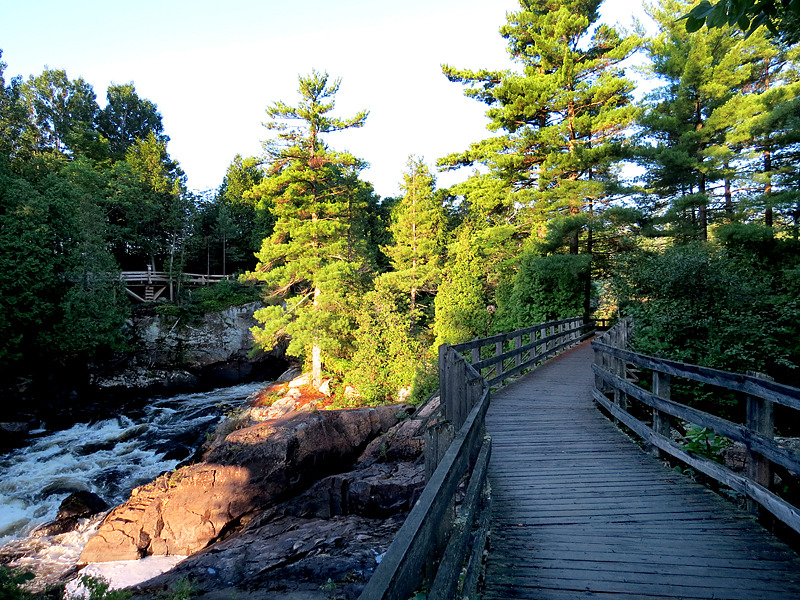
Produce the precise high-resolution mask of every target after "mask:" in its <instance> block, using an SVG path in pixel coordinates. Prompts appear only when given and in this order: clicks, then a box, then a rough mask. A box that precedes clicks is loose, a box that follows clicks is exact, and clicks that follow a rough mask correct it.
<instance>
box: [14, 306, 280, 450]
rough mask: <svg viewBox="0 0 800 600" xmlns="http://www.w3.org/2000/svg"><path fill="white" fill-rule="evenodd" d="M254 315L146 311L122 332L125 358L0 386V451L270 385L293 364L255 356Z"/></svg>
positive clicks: (67, 364) (242, 310)
mask: <svg viewBox="0 0 800 600" xmlns="http://www.w3.org/2000/svg"><path fill="white" fill-rule="evenodd" d="M260 307H261V303H259V302H252V303H250V304H246V305H242V306H233V307H230V308H228V309H226V310H223V311H220V312H214V313H208V314H206V315H203V316H201V317H194V318H193V319H192V320H189V319H186V318H183V317H177V316H168V315H162V314H158V313H157V311H156V310H155V307H146V308H145V309H143V310H139V311H138V312H137V313H135V314H134V316H133V317H132V319H131V321H130V322H129V323H128V325H127V333H128V335H129V337H130V340H131V350H130V351H129V352H127V353H125V354H120V355H117V356H115V357H108V359H107V360H106V361H105V362H104V363H99V362H94V363H88V362H86V361H85V360H83V361H82V360H81V359H80V358H79V357H72V358H69V359H66V358H65V359H64V360H63V361H62V362H59V363H58V364H52V365H41V369H40V371H38V372H36V373H29V374H20V375H18V376H17V377H16V378H9V379H6V380H4V381H3V382H2V385H3V386H4V389H2V390H0V392H1V393H2V396H3V398H4V400H6V402H4V403H3V406H1V407H0V451H2V450H3V449H7V448H9V447H13V446H15V445H19V444H21V443H24V440H25V439H26V437H27V435H28V433H29V432H30V431H32V430H36V429H37V428H38V427H40V425H41V424H42V423H46V424H47V428H48V429H50V430H53V429H63V428H65V427H69V426H71V425H73V424H75V423H79V422H90V421H95V420H99V419H104V418H108V417H109V416H113V415H116V414H118V413H119V411H120V407H122V406H123V405H124V406H127V407H128V408H129V410H130V409H135V408H136V406H139V405H143V404H144V403H145V402H146V401H147V400H148V399H149V398H152V397H154V396H165V395H174V394H178V393H189V392H195V391H204V390H210V389H214V388H217V387H224V386H229V385H233V384H236V383H244V382H248V381H271V380H274V379H276V378H277V377H278V376H279V375H280V374H281V373H283V372H284V371H285V370H286V369H287V367H289V366H290V365H291V364H292V363H291V361H290V360H289V359H288V358H287V357H286V356H285V348H284V347H283V346H280V345H279V346H276V347H275V348H273V349H272V350H270V351H269V352H258V351H256V350H254V347H253V341H252V336H251V335H250V328H251V327H253V326H254V325H255V324H256V320H255V318H254V317H253V313H254V312H255V311H256V310H258V308H260ZM21 406H24V407H25V409H24V411H21V410H20V408H19V407H21Z"/></svg>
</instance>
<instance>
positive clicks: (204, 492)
mask: <svg viewBox="0 0 800 600" xmlns="http://www.w3.org/2000/svg"><path fill="white" fill-rule="evenodd" d="M404 409H406V410H407V409H408V407H407V406H404V405H393V406H390V407H383V408H380V410H379V409H376V408H363V409H355V410H339V411H322V412H314V413H297V414H295V415H293V416H291V417H288V418H285V419H279V420H273V421H268V422H265V423H259V424H256V425H253V426H250V427H246V428H244V429H239V430H237V431H234V432H232V433H231V434H229V435H228V436H227V437H226V438H225V440H224V442H223V443H221V444H220V445H219V446H217V447H216V448H214V449H213V450H212V451H211V452H210V453H209V455H208V457H207V458H206V462H205V463H201V464H196V465H189V466H186V467H182V468H181V469H179V470H177V471H175V472H173V473H169V474H165V475H163V476H161V477H159V478H158V479H157V480H156V481H154V482H153V483H151V484H148V485H145V486H142V487H139V488H136V489H135V490H134V491H133V492H132V493H131V498H130V500H128V502H126V503H125V504H123V505H121V506H119V507H117V508H115V509H114V510H113V511H112V512H111V513H110V514H109V515H108V517H107V518H106V519H105V521H104V522H103V524H102V525H101V527H100V529H99V530H98V532H97V534H96V535H95V536H94V537H93V538H91V539H90V540H89V542H88V543H87V544H86V546H85V548H84V550H83V553H82V554H81V558H80V561H79V562H80V563H81V564H85V563H89V562H105V561H112V560H130V559H135V558H139V557H142V556H146V555H150V554H162V555H176V554H183V555H188V554H192V553H194V552H197V551H198V550H201V549H203V548H205V547H206V546H207V545H209V544H210V543H212V542H214V541H215V540H218V539H220V538H221V537H222V536H224V535H225V534H226V533H227V532H228V531H229V530H230V529H231V528H232V527H236V526H238V525H239V524H240V521H241V519H242V518H243V517H245V516H246V515H247V514H249V513H251V512H252V511H255V510H257V509H263V508H265V507H269V506H273V505H275V504H277V503H279V502H281V501H283V500H285V499H287V498H288V497H290V496H291V495H292V494H294V493H297V492H298V491H300V490H302V489H304V488H306V487H308V486H309V485H311V484H312V483H313V482H314V481H316V480H318V479H321V478H324V477H325V476H327V475H330V474H332V473H335V472H341V471H342V470H344V469H345V468H346V467H347V465H349V464H352V462H353V461H355V459H356V458H357V457H358V455H359V454H360V453H361V451H362V450H363V449H364V448H365V446H366V445H367V443H368V442H369V441H370V440H371V439H373V438H374V437H375V436H376V435H378V434H379V433H381V432H382V431H387V430H388V429H389V428H390V427H391V426H392V425H394V423H395V422H396V420H395V418H394V417H392V415H393V414H394V415H396V414H397V413H398V412H400V411H401V410H404Z"/></svg>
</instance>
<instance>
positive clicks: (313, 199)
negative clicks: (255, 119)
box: [248, 71, 367, 386]
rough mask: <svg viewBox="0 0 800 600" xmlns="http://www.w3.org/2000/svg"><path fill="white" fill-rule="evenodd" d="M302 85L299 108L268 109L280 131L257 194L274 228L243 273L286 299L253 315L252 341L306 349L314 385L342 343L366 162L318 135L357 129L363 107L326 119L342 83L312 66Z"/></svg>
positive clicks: (279, 106) (268, 152) (269, 148)
mask: <svg viewBox="0 0 800 600" xmlns="http://www.w3.org/2000/svg"><path fill="white" fill-rule="evenodd" d="M299 83H300V86H299V92H300V95H301V101H300V102H299V104H298V105H297V106H296V107H292V106H289V105H287V104H285V103H283V102H276V103H275V104H273V105H272V106H271V107H269V108H268V109H267V114H268V115H269V117H270V118H271V119H273V120H272V121H270V122H268V123H266V126H267V128H268V129H271V130H273V131H277V132H278V136H277V139H273V140H270V141H268V142H266V143H265V151H266V156H265V162H266V164H267V165H268V176H267V177H266V178H265V179H264V180H263V181H262V182H261V183H260V184H259V185H258V186H256V193H257V194H259V195H260V196H261V197H263V198H266V199H268V201H269V202H270V204H271V206H272V213H273V215H274V217H275V225H274V230H273V233H272V235H271V236H270V237H268V238H266V239H265V240H264V243H263V245H262V247H261V251H260V252H259V253H258V255H257V257H258V260H259V263H258V266H257V267H256V269H255V271H253V272H252V273H250V274H248V275H249V277H251V278H257V279H260V280H262V281H265V282H266V283H267V286H268V288H269V289H270V290H271V297H272V298H273V299H275V300H276V301H281V302H285V307H284V306H282V305H278V306H272V307H269V308H267V309H263V310H262V311H259V312H258V313H257V315H256V316H257V318H258V319H259V320H260V321H261V322H262V323H264V327H263V328H254V330H253V334H254V337H255V339H256V341H257V342H259V343H260V344H262V345H264V346H267V345H271V344H272V343H274V340H275V338H276V337H277V336H279V335H281V334H287V335H290V336H291V343H290V345H289V352H290V353H293V354H295V355H304V354H305V352H306V350H307V349H309V348H310V354H311V362H312V374H313V381H314V384H315V385H316V386H319V385H320V383H321V377H322V361H323V356H322V354H323V349H324V350H325V351H326V352H327V353H328V354H329V355H330V356H335V355H336V354H337V351H338V347H339V346H340V344H341V341H340V340H337V337H336V334H337V333H338V330H339V329H340V328H341V319H342V318H345V317H343V316H342V315H341V313H340V312H339V311H338V307H337V299H336V296H337V294H340V293H341V292H342V288H343V286H347V285H348V284H347V281H348V279H350V278H352V277H353V274H354V271H356V270H357V269H358V267H359V266H360V265H359V262H360V261H359V256H358V252H357V250H358V248H357V245H358V241H359V240H357V239H354V237H353V235H352V233H353V228H354V227H356V223H354V216H355V215H357V214H359V213H360V210H359V209H361V208H362V207H361V206H358V205H357V203H358V197H357V194H356V193H355V192H356V191H357V190H358V188H359V187H360V183H359V179H358V173H359V171H360V170H361V169H363V168H364V167H365V166H366V165H365V163H364V162H363V161H360V160H359V159H357V158H355V157H354V156H353V155H351V154H349V153H346V152H335V151H333V150H331V149H330V148H328V146H327V145H326V144H325V143H324V142H323V139H322V136H323V135H325V134H328V133H332V132H335V131H342V130H345V129H350V128H354V127H362V126H363V125H364V122H365V120H366V118H367V112H366V111H362V112H360V113H358V114H357V115H355V116H354V117H352V118H349V119H339V118H336V117H332V116H329V114H328V113H330V112H331V111H332V110H333V109H334V107H335V102H334V96H335V95H336V92H337V91H338V90H339V86H340V80H338V79H337V80H335V81H333V82H329V78H328V74H327V73H318V72H317V71H313V72H312V73H311V75H309V76H307V77H300V79H299ZM290 123H292V124H296V126H294V127H293V126H290ZM326 333H327V334H328V335H326ZM323 347H324V348H323Z"/></svg>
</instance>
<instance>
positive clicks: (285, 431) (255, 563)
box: [80, 386, 433, 599]
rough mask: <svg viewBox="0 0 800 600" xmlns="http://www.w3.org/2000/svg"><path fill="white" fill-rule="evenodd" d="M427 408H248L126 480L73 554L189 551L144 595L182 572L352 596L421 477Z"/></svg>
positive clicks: (222, 588)
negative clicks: (179, 455) (174, 464)
mask: <svg viewBox="0 0 800 600" xmlns="http://www.w3.org/2000/svg"><path fill="white" fill-rule="evenodd" d="M296 387H297V386H295V387H294V388H289V389H296ZM287 396H288V394H287ZM305 406H310V405H309V404H306V405H305ZM432 408H433V406H431V407H429V408H426V409H425V410H424V411H420V414H413V413H414V407H412V406H410V405H406V404H398V405H389V406H381V407H375V408H361V409H351V410H331V411H327V410H322V411H318V410H316V409H315V408H313V406H310V407H309V408H305V409H303V407H301V408H300V410H299V411H298V410H296V409H291V410H289V411H288V412H285V411H283V410H282V411H281V412H282V413H283V414H282V415H281V416H280V417H278V418H268V416H267V414H266V413H265V411H264V410H263V407H253V408H251V409H249V410H247V411H245V413H243V415H242V416H240V418H239V419H238V420H237V421H235V423H236V427H237V428H236V429H234V430H233V431H231V432H229V433H227V435H225V430H223V431H222V434H223V435H221V436H220V438H219V440H218V441H217V442H216V443H214V444H213V446H212V447H210V448H209V449H208V450H207V452H206V454H205V456H204V460H203V461H202V462H199V463H196V464H192V465H185V466H183V467H181V468H179V469H177V470H176V471H174V472H171V473H167V474H165V475H162V476H161V477H159V478H158V479H157V480H155V481H154V482H153V483H151V484H148V485H145V486H142V487H140V488H137V489H136V490H134V492H133V493H132V494H131V498H130V500H129V501H128V502H126V503H125V504H123V505H121V506H119V507H117V508H116V509H114V510H113V511H112V512H111V513H110V514H109V515H108V516H107V517H106V518H105V520H104V521H103V523H102V525H101V526H100V529H99V531H98V533H97V534H96V535H95V536H94V537H93V538H91V539H90V540H89V542H88V543H87V545H86V547H85V548H84V551H83V554H82V555H81V559H80V562H81V563H94V562H101V561H110V560H129V559H137V558H140V557H143V556H150V555H190V556H189V558H187V559H186V560H184V561H182V562H181V563H179V564H178V565H177V566H176V567H175V568H174V569H172V570H171V571H169V572H168V573H165V574H164V575H161V576H159V577H157V578H156V579H154V580H151V581H149V582H147V583H145V584H142V585H141V586H139V587H138V589H137V594H138V597H142V598H145V597H155V596H157V595H158V594H163V590H164V589H166V588H169V587H173V586H174V585H176V584H177V582H178V581H182V580H184V581H185V580H186V579H187V578H188V579H189V580H190V581H191V584H192V586H193V587H194V588H195V589H196V591H197V593H198V594H203V595H204V597H206V598H215V597H218V596H219V597H225V598H229V597H230V596H231V593H234V594H237V595H238V596H239V597H247V595H248V594H250V593H254V594H256V595H257V594H263V593H265V592H269V594H270V597H271V598H287V599H288V598H299V597H303V598H331V597H337V598H355V597H357V595H358V593H360V590H361V589H362V588H363V585H364V583H365V582H366V581H367V580H368V579H369V576H370V575H371V573H372V571H373V570H374V568H375V566H376V565H377V564H378V562H379V560H380V558H381V557H382V555H383V553H384V552H385V551H386V549H387V548H388V546H389V544H390V543H391V541H392V539H393V537H394V534H395V533H396V532H397V530H398V529H399V527H400V525H401V524H402V522H403V519H404V518H405V515H406V514H407V512H408V511H409V510H410V508H411V506H413V503H414V502H415V501H416V499H417V497H418V496H419V494H420V493H421V490H422V488H423V487H424V483H425V482H424V466H423V464H422V460H421V456H422V450H423V442H422V440H421V439H419V437H418V435H417V433H418V429H419V427H420V425H421V423H422V422H423V419H424V417H425V416H426V414H427V413H428V411H429V410H430V409H432ZM423 413H424V414H423ZM228 428H230V424H228ZM220 594H222V595H220ZM298 594H299V595H298Z"/></svg>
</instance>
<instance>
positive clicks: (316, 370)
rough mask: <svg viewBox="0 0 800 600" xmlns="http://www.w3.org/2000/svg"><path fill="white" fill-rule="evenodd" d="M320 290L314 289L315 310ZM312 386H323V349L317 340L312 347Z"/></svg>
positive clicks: (317, 387)
mask: <svg viewBox="0 0 800 600" xmlns="http://www.w3.org/2000/svg"><path fill="white" fill-rule="evenodd" d="M319 295H320V289H319V288H314V310H316V308H317V306H318V304H319V300H318V299H319ZM311 385H313V386H314V388H316V389H319V386H321V385H322V349H321V348H320V347H319V342H318V341H317V338H316V337H315V338H314V342H313V345H312V346H311Z"/></svg>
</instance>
